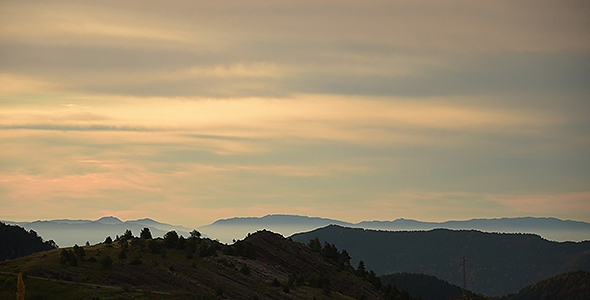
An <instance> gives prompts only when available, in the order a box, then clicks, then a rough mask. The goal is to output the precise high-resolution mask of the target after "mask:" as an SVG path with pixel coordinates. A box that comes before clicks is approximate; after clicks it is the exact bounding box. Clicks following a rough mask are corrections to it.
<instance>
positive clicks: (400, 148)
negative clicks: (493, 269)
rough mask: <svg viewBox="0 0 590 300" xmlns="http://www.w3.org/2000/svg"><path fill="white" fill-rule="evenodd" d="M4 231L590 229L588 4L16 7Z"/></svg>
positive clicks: (4, 13)
mask: <svg viewBox="0 0 590 300" xmlns="http://www.w3.org/2000/svg"><path fill="white" fill-rule="evenodd" d="M0 7H1V8H2V9H0V20H1V21H0V24H1V25H0V43H1V46H0V153H1V154H2V155H0V204H2V209H1V210H0V219H2V220H13V221H30V220H36V219H54V218H72V219H79V218H86V219H97V218H99V217H101V216H103V215H115V216H118V217H120V218H122V219H134V218H135V219H137V218H145V217H150V218H153V219H156V220H159V221H162V222H167V223H172V224H179V225H184V226H187V227H195V228H196V227H198V226H201V225H205V224H208V223H211V222H213V221H215V220H216V219H219V218H229V217H234V216H262V215H265V214H273V213H284V214H302V215H310V216H322V217H327V218H334V219H341V220H346V221H349V222H359V221H362V220H375V219H379V220H393V219H397V218H402V217H403V218H411V219H419V220H424V221H444V220H450V219H469V218H484V217H506V216H510V217H512V216H552V217H558V218H562V219H573V220H581V221H586V222H590V185H589V183H590V100H589V99H590V75H589V74H590V23H589V22H588V20H590V5H589V4H588V3H586V2H582V1H556V2H547V3H545V2H543V3H540V2H538V1H524V2H523V1H520V2H518V3H515V2H513V1H495V2H493V3H492V2H490V3H487V2H470V1H434V2H430V1H428V2H422V1H399V2H397V1H394V2H389V1H385V2H383V1H362V2H354V1H352V2H350V1H341V2H339V1H337V2H333V1H314V2H305V1H299V2H284V3H283V2H269V1H240V2H231V1H229V2H225V1H219V2H208V1H189V2H180V1H172V2H171V3H163V2H158V1H124V2H122V3H121V2H120V1H100V2H95V1H57V2H55V3H53V2H52V1H39V2H36V1H7V2H4V3H3V4H0Z"/></svg>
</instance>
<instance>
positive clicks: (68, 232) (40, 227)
mask: <svg viewBox="0 0 590 300" xmlns="http://www.w3.org/2000/svg"><path fill="white" fill-rule="evenodd" d="M2 222H4V223H6V224H12V225H19V226H22V227H24V228H25V229H27V230H31V229H33V230H34V231H36V232H37V233H38V234H39V235H40V236H41V237H43V238H44V239H45V240H53V241H55V243H57V245H58V246H60V247H70V246H73V245H74V244H78V245H83V244H85V243H86V242H87V241H88V242H89V243H90V244H96V243H98V242H102V241H104V240H105V238H106V237H107V236H111V238H115V236H116V235H122V234H123V233H124V232H125V230H127V229H129V230H131V232H132V233H133V235H135V236H137V235H139V233H140V232H141V229H143V228H146V227H147V228H149V229H150V232H151V233H152V235H153V236H154V237H160V236H163V235H164V234H165V233H166V232H168V231H171V230H176V232H178V234H180V235H184V236H185V237H187V236H188V235H189V232H190V231H191V230H192V229H189V228H186V227H183V226H175V225H170V224H164V223H160V222H157V221H154V220H152V219H148V218H146V219H139V220H131V221H125V222H123V221H121V220H120V219H118V218H116V217H112V216H108V217H102V218H100V219H98V220H94V221H92V220H68V219H60V220H50V221H34V222H11V221H2Z"/></svg>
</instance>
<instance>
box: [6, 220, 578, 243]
mask: <svg viewBox="0 0 590 300" xmlns="http://www.w3.org/2000/svg"><path fill="white" fill-rule="evenodd" d="M2 222H4V223H6V224H13V225H19V226H22V227H24V228H25V229H27V230H30V229H33V230H35V231H36V232H37V233H38V234H39V235H40V236H41V237H43V238H44V239H46V240H54V241H55V242H56V243H57V244H58V245H59V246H60V247H67V246H73V245H74V244H78V245H82V244H84V243H86V241H89V242H90V243H91V244H94V243H97V242H100V241H104V239H105V238H106V237H107V236H111V237H112V238H114V237H115V236H116V235H121V234H123V233H124V232H125V230H127V229H129V230H131V231H132V232H133V234H134V235H139V232H140V231H141V229H142V228H144V227H147V228H149V229H150V231H151V232H152V235H153V236H154V237H158V236H163V235H164V234H165V233H166V232H168V231H171V230H175V231H176V232H178V234H179V235H183V236H185V237H187V236H188V233H189V232H190V231H191V230H192V228H187V227H183V226H178V225H170V224H165V223H160V222H157V221H155V220H152V219H149V218H145V219H139V220H130V221H125V222H123V221H121V220H120V219H118V218H116V217H113V216H107V217H102V218H100V219H98V220H70V219H58V220H47V221H34V222H11V221H2ZM328 225H339V226H344V227H352V228H364V229H376V230H390V231H399V230H431V229H435V228H446V229H475V230H481V231H486V232H505V233H534V234H538V235H540V236H542V237H543V238H545V239H548V240H553V241H582V240H590V223H586V222H579V221H570V220H560V219H556V218H533V217H522V218H501V219H472V220H467V221H447V222H441V223H437V222H421V221H416V220H409V219H397V220H394V221H363V222H360V223H350V222H345V221H339V220H334V219H327V218H319V217H307V216H298V215H266V216H264V217H247V218H229V219H221V220H217V221H215V222H214V223H212V224H209V225H205V226H201V227H199V228H197V230H199V231H200V232H201V233H203V234H204V235H205V236H208V237H211V238H214V239H217V240H219V241H221V242H224V243H231V242H232V241H233V240H240V239H243V238H244V237H245V236H247V235H248V233H253V232H256V231H258V230H261V229H267V230H270V231H273V232H277V233H280V234H282V235H284V236H290V235H292V234H294V233H299V232H306V231H310V230H314V229H317V228H320V227H325V226H328Z"/></svg>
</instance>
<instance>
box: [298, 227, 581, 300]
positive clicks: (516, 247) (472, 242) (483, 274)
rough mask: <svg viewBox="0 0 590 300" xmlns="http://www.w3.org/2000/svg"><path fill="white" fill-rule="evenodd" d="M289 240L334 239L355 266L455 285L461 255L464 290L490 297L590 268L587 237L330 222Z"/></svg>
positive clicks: (328, 240) (459, 275) (459, 273)
mask: <svg viewBox="0 0 590 300" xmlns="http://www.w3.org/2000/svg"><path fill="white" fill-rule="evenodd" d="M291 238H292V239H293V240H296V241H299V242H305V241H309V240H311V239H315V238H318V239H320V241H321V242H327V243H333V244H334V245H336V246H337V247H338V248H342V249H346V250H347V251H348V253H350V255H351V257H353V262H352V263H353V264H354V263H356V262H354V260H355V259H361V260H363V261H364V264H365V265H366V266H367V268H371V269H373V270H375V272H376V273H377V274H378V275H384V274H392V273H399V272H408V273H424V274H428V275H434V276H436V277H438V278H440V279H443V280H447V281H448V282H450V283H453V284H456V285H462V257H466V258H467V261H468V263H467V271H468V273H467V278H468V282H467V288H468V289H469V290H471V291H473V292H476V293H483V294H486V295H489V296H501V295H504V294H507V293H514V292H517V291H518V290H519V289H521V288H523V287H524V286H526V285H528V284H532V283H534V282H537V281H539V280H541V279H544V278H548V277H550V276H553V275H556V274H559V273H563V272H568V271H574V270H578V269H581V270H590V241H584V242H555V241H549V240H546V239H544V238H542V237H541V236H539V235H536V234H522V233H489V232H482V231H477V230H451V229H432V230H429V231H384V230H372V229H363V228H349V227H340V226H337V225H329V226H326V227H323V228H319V229H316V230H313V231H310V232H306V233H300V234H295V235H293V236H291ZM357 262H358V261H357ZM506 278H508V279H510V280H506Z"/></svg>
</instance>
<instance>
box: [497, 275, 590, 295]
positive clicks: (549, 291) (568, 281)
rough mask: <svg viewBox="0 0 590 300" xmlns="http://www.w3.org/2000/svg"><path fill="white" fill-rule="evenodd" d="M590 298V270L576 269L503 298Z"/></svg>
mask: <svg viewBox="0 0 590 300" xmlns="http://www.w3.org/2000/svg"><path fill="white" fill-rule="evenodd" d="M537 299H560V300H583V299H590V272H587V271H575V272H568V273H565V274H560V275H557V276H553V277H551V278H548V279H545V280H542V281H540V282H537V283H535V284H532V285H530V286H527V287H525V288H524V289H522V290H520V292H518V293H517V294H513V295H508V296H505V297H502V300H537Z"/></svg>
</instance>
